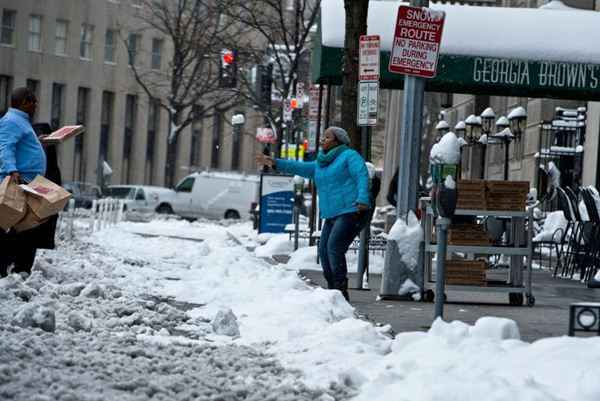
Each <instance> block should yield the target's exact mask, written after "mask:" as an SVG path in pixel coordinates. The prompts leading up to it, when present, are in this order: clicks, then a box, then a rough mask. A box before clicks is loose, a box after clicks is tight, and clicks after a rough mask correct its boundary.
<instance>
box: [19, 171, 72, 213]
mask: <svg viewBox="0 0 600 401" xmlns="http://www.w3.org/2000/svg"><path fill="white" fill-rule="evenodd" d="M21 187H22V188H23V189H24V190H25V192H26V193H27V205H28V206H29V207H30V208H31V210H32V212H33V213H35V215H36V216H37V217H38V219H40V220H42V219H46V218H48V217H50V216H52V215H55V214H57V213H58V212H60V211H61V210H62V209H63V208H64V207H65V205H66V204H67V202H69V199H70V198H71V194H70V193H69V192H68V191H67V190H65V189H64V188H62V187H61V186H59V185H56V184H55V183H53V182H52V181H50V180H48V179H46V178H44V177H42V176H40V175H38V176H37V177H35V179H34V180H33V181H31V182H30V183H29V184H27V185H22V186H21Z"/></svg>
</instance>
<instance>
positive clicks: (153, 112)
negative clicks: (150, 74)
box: [144, 99, 160, 184]
mask: <svg viewBox="0 0 600 401" xmlns="http://www.w3.org/2000/svg"><path fill="white" fill-rule="evenodd" d="M159 127H160V101H158V100H156V99H150V103H149V105H148V140H147V142H146V172H145V178H144V182H145V183H146V184H152V177H154V149H155V146H156V132H157V131H158V128H159Z"/></svg>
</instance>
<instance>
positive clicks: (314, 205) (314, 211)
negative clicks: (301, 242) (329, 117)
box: [309, 84, 323, 246]
mask: <svg viewBox="0 0 600 401" xmlns="http://www.w3.org/2000/svg"><path fill="white" fill-rule="evenodd" d="M318 104H319V105H318V107H317V134H316V138H315V141H316V144H315V151H316V152H317V153H318V152H319V142H320V141H321V115H322V112H323V85H322V84H321V85H319V103H318ZM310 195H311V202H312V203H311V208H310V223H309V227H310V235H309V245H310V246H313V245H314V244H315V239H314V238H313V236H312V235H313V233H314V232H315V220H316V219H317V187H316V186H315V182H314V180H313V181H312V185H311V188H310Z"/></svg>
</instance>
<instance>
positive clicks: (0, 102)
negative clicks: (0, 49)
mask: <svg viewBox="0 0 600 401" xmlns="http://www.w3.org/2000/svg"><path fill="white" fill-rule="evenodd" d="M11 92H12V78H11V77H9V76H7V75H0V117H2V116H3V115H4V113H6V111H7V110H8V108H9V107H10V93H11Z"/></svg>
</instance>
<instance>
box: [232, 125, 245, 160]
mask: <svg viewBox="0 0 600 401" xmlns="http://www.w3.org/2000/svg"><path fill="white" fill-rule="evenodd" d="M245 123H246V117H244V115H243V114H241V113H238V114H234V115H233V116H232V117H231V125H232V126H233V146H232V151H231V152H232V153H231V169H232V170H237V169H238V168H239V163H240V141H241V138H240V136H241V132H242V126H243V125H244V124H245Z"/></svg>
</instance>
